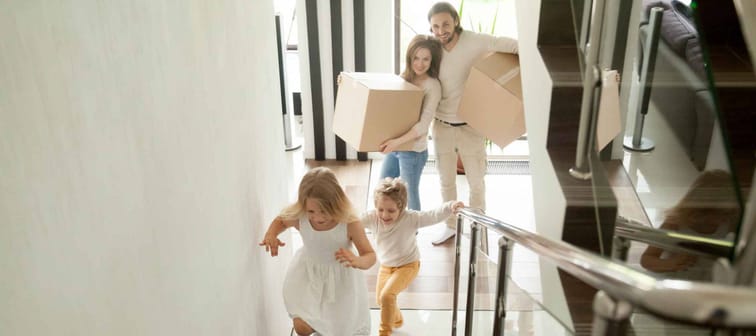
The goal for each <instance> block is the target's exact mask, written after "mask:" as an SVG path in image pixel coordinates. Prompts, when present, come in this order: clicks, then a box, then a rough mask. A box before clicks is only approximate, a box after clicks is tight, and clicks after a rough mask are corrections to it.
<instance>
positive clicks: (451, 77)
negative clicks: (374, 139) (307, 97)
mask: <svg viewBox="0 0 756 336" xmlns="http://www.w3.org/2000/svg"><path fill="white" fill-rule="evenodd" d="M428 22H429V23H430V26H431V32H432V33H433V35H434V36H435V37H436V38H438V39H439V40H440V41H441V44H442V45H443V47H444V50H443V57H442V58H441V71H440V74H439V80H440V81H441V88H442V96H441V102H440V103H439V105H438V109H437V110H436V115H435V121H434V123H433V133H432V134H433V143H434V146H435V150H436V160H437V161H438V170H439V177H440V179H441V196H442V197H443V200H444V202H446V201H452V200H456V199H457V184H456V181H457V177H456V175H457V168H456V167H457V155H459V158H460V159H461V160H462V164H463V165H464V167H465V176H466V178H467V184H468V186H469V189H470V200H469V203H468V204H469V205H470V207H472V208H478V209H480V210H483V211H485V208H486V185H485V180H484V177H485V175H486V146H485V137H484V136H483V135H481V134H480V133H478V132H477V131H475V130H474V129H472V128H471V127H470V126H468V125H467V124H466V123H465V122H464V121H462V120H461V119H459V117H458V116H457V111H458V109H459V102H460V99H461V97H462V91H463V89H464V87H465V82H466V81H467V76H468V75H469V74H470V69H472V66H473V64H474V63H475V62H476V61H478V60H479V59H481V58H482V57H483V56H484V55H485V54H487V53H489V52H507V53H513V54H516V53H517V41H516V40H514V39H511V38H508V37H494V36H491V35H488V34H479V33H475V32H470V31H463V29H462V27H461V26H460V20H459V14H458V13H457V10H456V9H455V8H454V6H452V5H450V4H449V3H447V2H439V3H436V4H435V5H433V7H431V9H430V11H428ZM456 223H457V222H456V219H455V218H454V217H452V218H450V219H448V220H447V221H446V229H445V230H444V232H443V233H442V234H441V235H440V236H439V237H438V238H437V239H436V240H434V241H433V245H440V244H443V243H444V242H446V241H447V240H449V239H451V238H452V237H454V235H455V234H456Z"/></svg>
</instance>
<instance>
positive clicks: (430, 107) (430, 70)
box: [380, 35, 442, 210]
mask: <svg viewBox="0 0 756 336" xmlns="http://www.w3.org/2000/svg"><path fill="white" fill-rule="evenodd" d="M441 55H442V52H441V42H439V41H438V40H435V39H433V38H432V37H430V36H427V35H417V36H415V38H413V39H412V41H411V42H410V44H409V47H408V48H407V56H406V62H405V63H406V64H405V68H404V72H402V75H401V76H402V78H404V79H405V80H406V81H408V82H410V83H412V84H414V85H415V86H417V87H420V88H422V89H423V92H424V95H423V105H422V108H421V111H420V120H418V121H417V123H416V124H415V125H414V126H412V128H410V129H409V130H408V131H407V132H406V133H404V134H402V135H401V136H399V137H396V138H393V139H389V140H386V141H384V142H383V143H382V144H381V145H380V149H381V152H382V153H384V154H386V156H385V157H384V159H383V167H382V168H381V178H386V177H401V178H402V180H404V181H405V182H406V183H407V192H408V196H409V200H408V202H407V206H408V207H409V208H410V209H412V210H420V192H419V190H418V189H419V187H420V176H421V175H422V173H423V168H425V161H427V160H428V128H429V127H430V123H431V120H433V116H434V115H435V113H436V108H437V107H438V103H439V102H440V101H441V82H439V81H438V73H439V68H440V66H441ZM407 142H411V143H412V150H410V151H395V149H396V148H398V147H399V146H400V145H402V144H404V143H407Z"/></svg>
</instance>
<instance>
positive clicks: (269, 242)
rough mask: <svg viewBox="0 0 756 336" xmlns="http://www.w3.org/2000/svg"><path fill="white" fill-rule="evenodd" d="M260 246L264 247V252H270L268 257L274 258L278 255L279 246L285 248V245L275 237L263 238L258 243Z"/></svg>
mask: <svg viewBox="0 0 756 336" xmlns="http://www.w3.org/2000/svg"><path fill="white" fill-rule="evenodd" d="M260 246H265V252H268V251H270V256H271V257H275V256H277V255H278V248H279V247H281V246H286V243H284V242H282V241H281V240H279V239H278V238H276V237H272V238H270V237H265V239H263V241H262V242H261V243H260Z"/></svg>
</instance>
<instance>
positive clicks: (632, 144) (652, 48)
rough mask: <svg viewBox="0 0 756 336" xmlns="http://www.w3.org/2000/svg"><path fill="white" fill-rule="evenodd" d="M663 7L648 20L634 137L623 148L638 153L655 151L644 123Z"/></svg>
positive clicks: (627, 140) (653, 9) (629, 137)
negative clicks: (644, 134) (646, 136)
mask: <svg viewBox="0 0 756 336" xmlns="http://www.w3.org/2000/svg"><path fill="white" fill-rule="evenodd" d="M663 11H664V9H662V8H661V7H653V8H651V16H650V18H649V20H648V24H649V28H650V30H651V31H650V32H648V35H647V36H646V43H645V46H646V49H645V50H643V59H642V62H643V64H642V66H641V73H640V84H639V86H640V88H641V91H640V97H639V98H640V99H639V100H640V104H638V108H637V109H636V110H637V111H636V117H635V128H634V129H633V135H632V136H628V137H625V141H624V142H623V146H624V147H625V149H627V150H631V151H636V152H648V151H650V150H653V149H654V146H655V145H654V142H653V141H651V140H650V139H648V138H644V137H643V123H644V122H645V120H646V114H647V113H648V103H649V101H650V100H651V81H653V79H654V68H655V67H656V52H657V50H658V47H659V32H660V30H661V20H662V12H663Z"/></svg>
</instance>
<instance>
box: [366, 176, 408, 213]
mask: <svg viewBox="0 0 756 336" xmlns="http://www.w3.org/2000/svg"><path fill="white" fill-rule="evenodd" d="M381 197H388V198H390V199H391V200H392V201H394V202H395V203H396V206H397V207H398V208H399V209H400V210H404V208H405V207H406V206H407V184H406V183H404V181H403V180H402V179H400V178H398V177H397V178H391V177H387V178H385V179H383V180H382V181H381V183H379V184H378V186H377V187H375V191H374V192H373V200H375V201H377V200H379V199H380V198H381Z"/></svg>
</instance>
